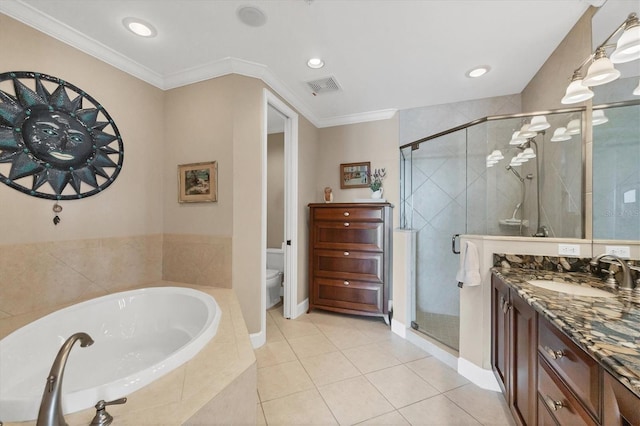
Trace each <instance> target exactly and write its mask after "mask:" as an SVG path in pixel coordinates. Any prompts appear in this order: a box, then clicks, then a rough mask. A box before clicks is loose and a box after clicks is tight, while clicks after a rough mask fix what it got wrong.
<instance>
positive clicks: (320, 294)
mask: <svg viewBox="0 0 640 426" xmlns="http://www.w3.org/2000/svg"><path fill="white" fill-rule="evenodd" d="M309 209H310V211H309V311H311V310H312V309H314V308H316V309H326V310H330V311H335V312H342V313H347V314H356V315H369V316H381V317H383V318H384V320H385V322H386V323H387V324H389V306H388V305H389V299H390V292H391V250H392V213H393V210H392V209H393V205H391V204H389V203H375V204H374V203H337V204H324V203H323V204H320V203H318V204H315V203H314V204H309Z"/></svg>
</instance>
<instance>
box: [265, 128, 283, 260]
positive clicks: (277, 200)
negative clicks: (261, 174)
mask: <svg viewBox="0 0 640 426" xmlns="http://www.w3.org/2000/svg"><path fill="white" fill-rule="evenodd" d="M283 241H284V133H274V134H271V135H268V137H267V247H268V248H278V249H279V248H280V247H282V242H283Z"/></svg>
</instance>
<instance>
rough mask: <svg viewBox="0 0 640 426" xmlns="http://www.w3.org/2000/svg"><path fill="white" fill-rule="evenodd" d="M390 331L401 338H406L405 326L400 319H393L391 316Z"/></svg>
mask: <svg viewBox="0 0 640 426" xmlns="http://www.w3.org/2000/svg"><path fill="white" fill-rule="evenodd" d="M391 331H392V332H394V333H395V334H397V335H398V336H400V337H402V338H403V339H406V338H407V327H406V326H405V325H404V324H403V323H401V322H400V321H397V320H394V319H393V318H392V319H391Z"/></svg>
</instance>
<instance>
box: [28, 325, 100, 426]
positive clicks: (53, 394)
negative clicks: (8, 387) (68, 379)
mask: <svg viewBox="0 0 640 426" xmlns="http://www.w3.org/2000/svg"><path fill="white" fill-rule="evenodd" d="M78 340H80V347H83V348H84V347H87V346H91V345H92V344H93V339H92V338H91V336H89V335H88V334H87V333H75V334H73V335H72V336H71V337H69V338H68V339H67V341H66V342H64V343H63V345H62V347H61V348H60V350H59V351H58V355H57V356H56V359H55V360H54V361H53V365H52V366H51V371H50V372H49V377H47V383H46V385H45V387H44V393H43V394H42V402H41V403H40V411H39V412H38V420H37V422H36V426H67V422H66V421H65V420H64V416H63V415H62V376H63V375H64V367H65V365H66V364H67V358H68V357H69V353H70V352H71V348H72V347H73V345H74V343H76V341H78Z"/></svg>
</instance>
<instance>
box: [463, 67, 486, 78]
mask: <svg viewBox="0 0 640 426" xmlns="http://www.w3.org/2000/svg"><path fill="white" fill-rule="evenodd" d="M489 70H491V67H490V66H489V65H482V66H479V67H475V68H473V69H471V70H469V71H467V73H466V74H465V75H466V76H467V77H469V78H476V77H481V76H483V75H485V74H486V73H488V72H489Z"/></svg>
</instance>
